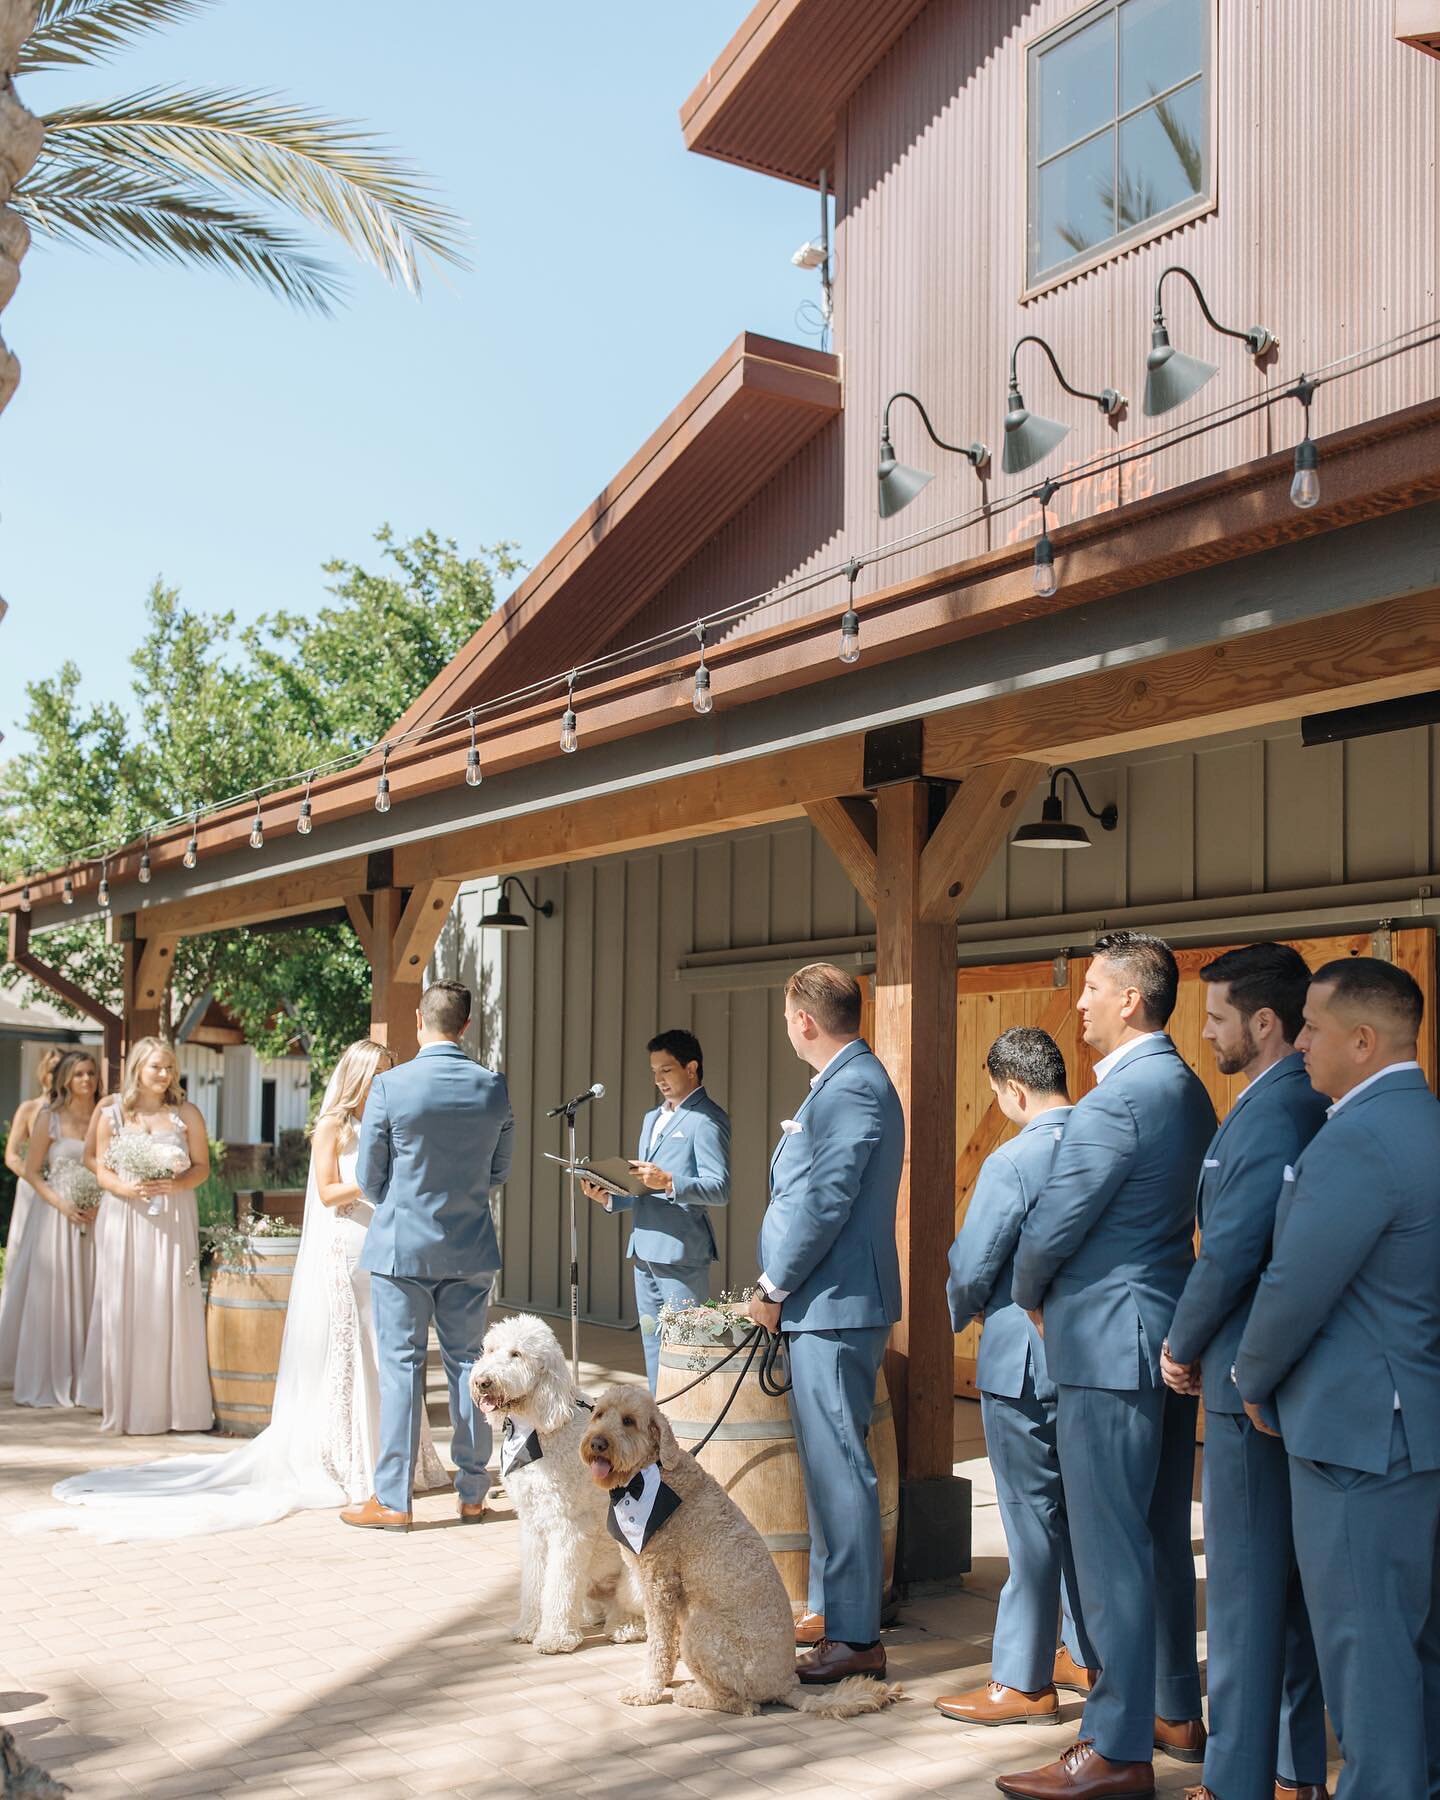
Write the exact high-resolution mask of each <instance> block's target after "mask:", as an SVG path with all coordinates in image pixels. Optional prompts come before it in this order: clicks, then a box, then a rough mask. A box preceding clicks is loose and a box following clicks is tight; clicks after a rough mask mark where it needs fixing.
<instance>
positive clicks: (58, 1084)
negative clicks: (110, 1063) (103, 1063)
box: [47, 1050, 100, 1112]
mask: <svg viewBox="0 0 1440 1800" xmlns="http://www.w3.org/2000/svg"><path fill="white" fill-rule="evenodd" d="M82 1063H89V1065H90V1067H91V1068H92V1069H93V1070H94V1071H95V1090H96V1091H95V1098H96V1099H97V1100H98V1099H99V1098H100V1091H99V1090H100V1062H99V1059H98V1058H97V1057H96V1056H94V1055H92V1054H91V1052H90V1051H88V1050H67V1051H66V1052H65V1054H64V1055H63V1056H62V1057H61V1058H60V1060H59V1062H57V1063H56V1065H55V1067H54V1069H52V1070H51V1072H50V1094H49V1099H48V1101H47V1104H48V1105H49V1107H50V1110H51V1111H52V1112H59V1111H60V1109H61V1108H62V1107H64V1106H67V1105H68V1104H69V1102H70V1083H71V1081H72V1080H73V1079H74V1076H75V1071H76V1070H77V1069H78V1068H79V1067H80V1065H81V1064H82Z"/></svg>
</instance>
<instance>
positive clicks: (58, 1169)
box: [45, 1157, 105, 1237]
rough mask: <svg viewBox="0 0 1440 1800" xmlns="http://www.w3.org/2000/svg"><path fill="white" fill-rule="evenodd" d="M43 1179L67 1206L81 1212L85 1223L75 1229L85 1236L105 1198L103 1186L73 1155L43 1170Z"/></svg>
mask: <svg viewBox="0 0 1440 1800" xmlns="http://www.w3.org/2000/svg"><path fill="white" fill-rule="evenodd" d="M45 1179H46V1180H47V1181H48V1182H49V1183H50V1185H51V1187H53V1188H54V1189H55V1191H56V1193H57V1194H59V1196H60V1198H61V1199H62V1200H63V1201H64V1202H65V1203H66V1205H67V1206H73V1207H74V1208H75V1210H76V1212H78V1213H83V1215H84V1218H85V1223H84V1224H83V1225H81V1226H78V1227H77V1229H78V1231H79V1233H80V1235H81V1237H86V1236H87V1235H88V1234H89V1228H90V1226H92V1225H93V1224H94V1223H95V1215H96V1213H98V1212H99V1210H100V1202H101V1201H102V1200H103V1199H104V1198H105V1190H104V1188H102V1187H101V1185H100V1183H99V1182H98V1181H97V1180H96V1179H95V1176H94V1174H93V1173H92V1172H91V1171H90V1170H89V1169H87V1168H86V1167H85V1165H84V1163H83V1162H76V1161H75V1159H74V1158H73V1157H66V1159H65V1160H64V1162H61V1163H52V1164H51V1166H50V1167H49V1168H47V1169H46V1171H45Z"/></svg>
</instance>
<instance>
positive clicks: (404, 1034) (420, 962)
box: [345, 881, 460, 1062]
mask: <svg viewBox="0 0 1440 1800" xmlns="http://www.w3.org/2000/svg"><path fill="white" fill-rule="evenodd" d="M459 891H460V883H459V882H458V881H422V882H421V883H420V884H419V886H418V887H415V888H412V889H410V890H408V891H407V890H405V889H403V888H397V887H383V888H377V889H375V890H374V891H373V892H372V893H369V894H365V895H363V896H359V895H352V896H351V897H350V898H348V899H347V900H346V902H345V907H346V911H347V912H348V913H349V914H350V922H351V924H352V925H353V926H354V927H355V932H356V935H357V936H358V937H359V939H360V942H361V945H362V946H363V947H364V950H365V954H366V956H367V957H368V958H369V959H370V981H371V986H370V1035H371V1036H372V1037H373V1038H374V1039H375V1040H376V1041H377V1042H378V1043H381V1044H384V1045H386V1046H387V1047H388V1048H389V1049H390V1050H393V1051H394V1053H395V1055H396V1056H397V1057H399V1058H400V1060H401V1061H402V1062H403V1061H404V1060H406V1059H407V1058H409V1057H411V1056H413V1055H414V1054H415V1052H416V1049H417V1048H418V1042H417V1038H416V1028H415V1009H416V1007H418V1006H419V1004H420V988H421V983H422V981H423V979H424V975H425V965H426V963H427V962H429V960H430V956H431V952H432V951H433V950H434V948H435V944H436V940H437V939H438V938H439V936H440V932H441V929H442V928H443V926H444V924H445V921H446V919H447V918H448V917H449V916H450V908H451V906H452V905H453V904H454V901H455V896H456V894H458V893H459Z"/></svg>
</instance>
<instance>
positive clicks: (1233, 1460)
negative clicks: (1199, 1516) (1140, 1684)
mask: <svg viewBox="0 0 1440 1800" xmlns="http://www.w3.org/2000/svg"><path fill="white" fill-rule="evenodd" d="M1205 1613H1206V1624H1207V1631H1208V1642H1209V1646H1210V1656H1209V1673H1210V1680H1209V1689H1210V1739H1209V1742H1208V1743H1207V1745H1206V1746H1205V1785H1206V1787H1208V1788H1209V1789H1210V1790H1211V1792H1212V1793H1216V1794H1222V1795H1224V1800H1272V1796H1273V1795H1274V1792H1275V1777H1276V1776H1277V1775H1280V1776H1282V1777H1283V1778H1284V1779H1285V1780H1286V1781H1289V1782H1292V1783H1295V1784H1296V1785H1306V1786H1310V1785H1313V1786H1315V1787H1323V1786H1324V1785H1325V1764H1326V1747H1325V1701H1324V1699H1323V1697H1322V1695H1321V1692H1320V1666H1319V1664H1318V1663H1317V1661H1316V1659H1315V1640H1314V1639H1313V1637H1312V1636H1311V1634H1310V1617H1309V1614H1308V1613H1307V1612H1306V1610H1305V1596H1304V1594H1303V1593H1302V1591H1301V1587H1300V1573H1299V1570H1298V1568H1297V1567H1296V1564H1295V1549H1294V1543H1293V1540H1292V1537H1291V1531H1290V1459H1289V1457H1288V1456H1287V1455H1286V1454H1285V1446H1284V1445H1283V1444H1282V1443H1281V1442H1280V1440H1279V1439H1278V1438H1273V1437H1267V1436H1266V1435H1265V1433H1264V1432H1263V1431H1257V1430H1256V1429H1255V1427H1254V1426H1253V1425H1252V1424H1251V1423H1250V1421H1249V1420H1248V1419H1247V1418H1246V1417H1245V1416H1244V1414H1243V1413H1221V1412H1211V1411H1209V1410H1208V1409H1207V1410H1206V1413H1205Z"/></svg>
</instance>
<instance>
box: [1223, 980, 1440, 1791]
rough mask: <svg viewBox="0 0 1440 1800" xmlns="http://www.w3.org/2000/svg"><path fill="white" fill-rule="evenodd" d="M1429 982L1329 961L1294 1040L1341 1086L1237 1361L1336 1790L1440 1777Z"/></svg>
mask: <svg viewBox="0 0 1440 1800" xmlns="http://www.w3.org/2000/svg"><path fill="white" fill-rule="evenodd" d="M1422 1011H1423V1005H1422V998H1421V993H1420V989H1419V987H1418V986H1417V985H1416V983H1415V982H1414V981H1413V980H1412V979H1411V977H1410V976H1409V975H1408V974H1406V973H1405V971H1404V970H1403V969H1397V968H1395V967H1394V966H1393V965H1392V964H1390V963H1385V962H1377V961H1375V960H1374V959H1372V958H1370V957H1353V958H1352V957H1346V958H1344V959H1343V960H1341V961H1338V962H1330V963H1326V964H1325V965H1324V966H1323V967H1322V968H1320V969H1317V970H1316V972H1315V975H1314V978H1313V979H1312V981H1311V984H1310V991H1309V994H1308V995H1307V997H1306V1001H1305V1026H1304V1029H1303V1031H1302V1032H1301V1033H1300V1040H1299V1043H1300V1048H1301V1050H1302V1051H1303V1052H1304V1055H1305V1067H1306V1069H1307V1071H1308V1073H1309V1076H1310V1079H1311V1081H1312V1082H1313V1083H1314V1085H1315V1086H1316V1087H1317V1088H1318V1089H1319V1090H1320V1092H1321V1093H1322V1094H1328V1095H1330V1097H1331V1099H1332V1100H1333V1102H1334V1104H1333V1105H1332V1106H1331V1107H1330V1111H1329V1117H1328V1119H1327V1121H1326V1123H1325V1124H1324V1125H1323V1126H1322V1127H1321V1128H1320V1130H1319V1131H1318V1132H1317V1133H1316V1135H1315V1137H1314V1138H1313V1139H1312V1141H1311V1143H1310V1144H1309V1146H1308V1147H1307V1148H1306V1149H1305V1150H1304V1151H1303V1152H1302V1153H1301V1155H1300V1157H1299V1159H1298V1161H1297V1162H1296V1163H1295V1164H1294V1166H1293V1167H1292V1168H1287V1169H1286V1170H1285V1171H1284V1181H1283V1184H1282V1185H1283V1190H1284V1191H1283V1193H1282V1195H1281V1199H1280V1206H1279V1210H1278V1213H1277V1216H1276V1235H1275V1254H1274V1257H1273V1259H1272V1261H1271V1263H1270V1266H1269V1268H1268V1269H1267V1270H1266V1271H1265V1273H1264V1275H1263V1276H1262V1277H1261V1281H1260V1287H1259V1291H1258V1292H1257V1293H1256V1296H1255V1303H1254V1305H1253V1307H1252V1308H1251V1311H1250V1320H1249V1323H1248V1324H1247V1325H1246V1327H1245V1334H1244V1336H1243V1338H1242V1339H1241V1342H1240V1349H1239V1352H1238V1354H1237V1356H1236V1358H1235V1380H1236V1383H1237V1385H1238V1387H1239V1389H1240V1393H1241V1395H1242V1397H1243V1398H1244V1401H1245V1410H1246V1413H1247V1414H1248V1415H1249V1417H1250V1421H1251V1423H1252V1424H1253V1425H1254V1426H1255V1427H1256V1428H1257V1429H1259V1430H1262V1431H1263V1430H1269V1429H1271V1428H1272V1427H1273V1422H1274V1421H1273V1417H1270V1416H1267V1415H1268V1413H1269V1408H1270V1406H1271V1403H1272V1402H1273V1404H1274V1408H1275V1411H1276V1412H1277V1413H1278V1416H1279V1425H1280V1430H1281V1432H1282V1433H1283V1434H1284V1439H1285V1448H1286V1450H1287V1451H1288V1452H1289V1454H1290V1485H1291V1492H1292V1496H1293V1499H1292V1505H1293V1518H1294V1527H1295V1551H1296V1555H1297V1557H1298V1559H1299V1563H1300V1577H1301V1580H1302V1581H1303V1583H1304V1586H1305V1598H1306V1600H1307V1602H1308V1603H1309V1607H1310V1618H1311V1622H1312V1624H1313V1625H1314V1628H1315V1643H1316V1648H1317V1649H1318V1651H1319V1653H1320V1673H1321V1676H1322V1677H1323V1680H1324V1684H1325V1699H1326V1702H1327V1704H1328V1705H1329V1708H1330V1717H1331V1720H1332V1721H1333V1723H1334V1726H1335V1735H1336V1736H1337V1737H1338V1738H1339V1740H1340V1749H1341V1752H1342V1753H1343V1755H1344V1758H1345V1769H1344V1773H1343V1774H1342V1775H1341V1777H1340V1785H1339V1788H1338V1790H1337V1800H1378V1797H1379V1796H1381V1795H1390V1794H1395V1795H1400V1794H1404V1795H1406V1796H1407V1797H1408V1796H1410V1795H1414V1796H1416V1797H1417V1800H1418V1797H1420V1796H1424V1795H1427V1794H1430V1795H1433V1794H1435V1793H1436V1792H1440V1592H1437V1589H1440V1563H1437V1556H1436V1538H1437V1533H1440V1104H1437V1102H1436V1101H1435V1099H1434V1097H1433V1095H1432V1094H1431V1093H1430V1090H1429V1088H1428V1087H1427V1086H1426V1083H1425V1077H1424V1075H1423V1074H1422V1072H1421V1069H1420V1065H1419V1063H1418V1062H1417V1061H1416V1060H1415V1047H1416V1041H1417V1037H1418V1034H1419V1030H1420V1023H1421V1016H1422Z"/></svg>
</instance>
